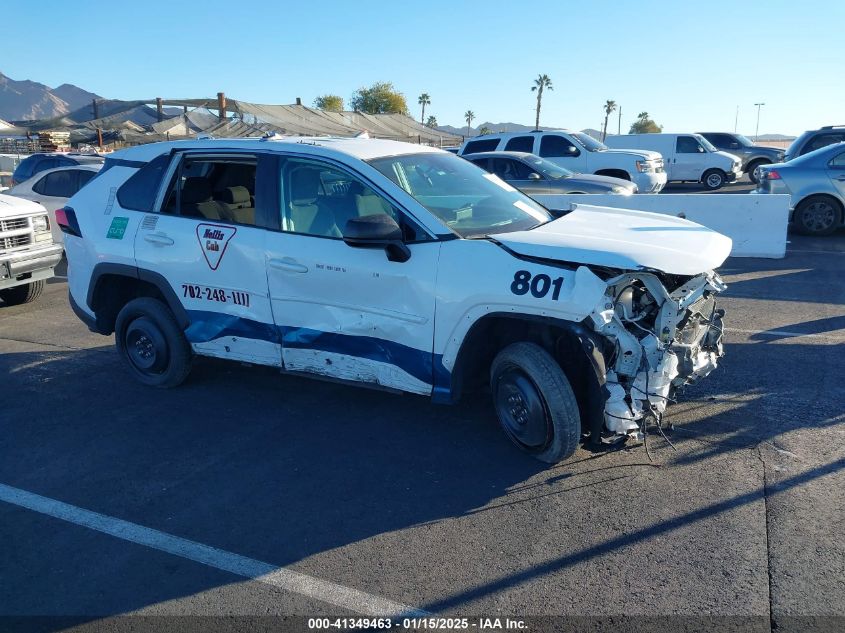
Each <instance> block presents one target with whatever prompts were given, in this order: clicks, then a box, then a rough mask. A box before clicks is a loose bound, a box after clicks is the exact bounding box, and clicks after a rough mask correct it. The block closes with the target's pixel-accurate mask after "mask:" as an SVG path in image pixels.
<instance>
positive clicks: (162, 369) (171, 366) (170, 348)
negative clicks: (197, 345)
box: [114, 297, 193, 389]
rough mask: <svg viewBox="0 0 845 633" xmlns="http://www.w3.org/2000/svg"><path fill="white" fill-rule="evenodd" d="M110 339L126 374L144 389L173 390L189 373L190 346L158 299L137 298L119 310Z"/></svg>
mask: <svg viewBox="0 0 845 633" xmlns="http://www.w3.org/2000/svg"><path fill="white" fill-rule="evenodd" d="M114 339H115V346H116V347H117V351H118V352H119V353H120V355H121V357H122V358H123V360H124V361H125V364H126V366H127V367H128V369H129V372H130V373H131V374H132V375H133V376H135V378H137V379H138V380H139V381H140V382H142V383H144V384H145V385H149V386H151V387H160V388H163V389H167V388H170V387H176V386H177V385H180V384H182V383H183V382H184V381H185V378H187V377H188V374H189V373H190V372H191V364H192V362H193V353H192V352H191V346H190V344H189V343H188V340H187V339H186V338H185V334H184V333H183V332H182V330H181V329H179V324H178V323H177V322H176V318H175V317H174V316H173V313H172V312H171V311H170V309H169V308H168V307H167V306H166V305H164V304H163V303H162V302H161V301H159V300H158V299H152V298H150V297H141V298H139V299H133V300H132V301H130V302H129V303H127V304H126V305H125V306H123V309H122V310H121V311H120V313H119V314H118V315H117V321H116V322H115V328H114Z"/></svg>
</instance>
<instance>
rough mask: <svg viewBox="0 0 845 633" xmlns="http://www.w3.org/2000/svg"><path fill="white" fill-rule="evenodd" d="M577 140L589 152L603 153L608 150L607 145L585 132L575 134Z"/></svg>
mask: <svg viewBox="0 0 845 633" xmlns="http://www.w3.org/2000/svg"><path fill="white" fill-rule="evenodd" d="M572 136H574V137H575V138H577V139H578V141H579V142H580V143H581V145H583V146H584V149H586V150H587V151H588V152H601V151H603V150H606V149H607V145H605V144H604V143H602V142H601V141H597V140H596V139H594V138H593V137H592V136H590V135H589V134H584V133H583V132H575V134H573V135H572Z"/></svg>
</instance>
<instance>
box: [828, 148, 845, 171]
mask: <svg viewBox="0 0 845 633" xmlns="http://www.w3.org/2000/svg"><path fill="white" fill-rule="evenodd" d="M828 165H829V166H830V167H835V168H836V169H845V152H842V153H841V154H839V155H838V156H834V157H833V159H832V160H831V161H830V162H829V163H828Z"/></svg>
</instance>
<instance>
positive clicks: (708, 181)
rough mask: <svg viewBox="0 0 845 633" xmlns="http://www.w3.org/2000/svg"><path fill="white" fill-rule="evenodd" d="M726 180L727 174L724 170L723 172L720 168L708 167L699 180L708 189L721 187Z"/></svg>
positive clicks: (713, 189) (712, 189)
mask: <svg viewBox="0 0 845 633" xmlns="http://www.w3.org/2000/svg"><path fill="white" fill-rule="evenodd" d="M726 180H727V176H725V172H723V171H722V170H721V169H708V170H707V171H705V172H704V175H703V176H702V177H701V182H702V183H703V184H704V186H705V187H706V188H707V189H709V190H710V191H715V190H716V189H721V188H722V185H724V184H725V181H726Z"/></svg>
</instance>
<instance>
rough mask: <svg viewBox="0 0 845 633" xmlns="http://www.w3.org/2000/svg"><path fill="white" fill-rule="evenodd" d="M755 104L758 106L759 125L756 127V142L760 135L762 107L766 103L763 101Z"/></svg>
mask: <svg viewBox="0 0 845 633" xmlns="http://www.w3.org/2000/svg"><path fill="white" fill-rule="evenodd" d="M754 105H756V106H757V127H756V128H754V142H755V143H756V142H757V138H758V137H759V135H760V108H762V107H763V106H764V105H766V104H765V103H762V102H761V103H755V104H754Z"/></svg>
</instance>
